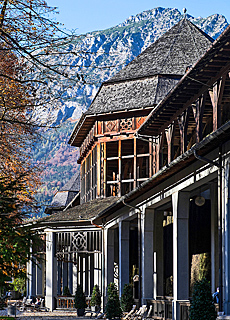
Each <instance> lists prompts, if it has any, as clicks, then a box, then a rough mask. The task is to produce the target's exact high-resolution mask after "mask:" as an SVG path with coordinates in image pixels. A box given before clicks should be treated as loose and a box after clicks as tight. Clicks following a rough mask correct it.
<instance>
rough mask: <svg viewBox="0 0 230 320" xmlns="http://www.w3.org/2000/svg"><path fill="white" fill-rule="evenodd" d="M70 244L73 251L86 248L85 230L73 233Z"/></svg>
mask: <svg viewBox="0 0 230 320" xmlns="http://www.w3.org/2000/svg"><path fill="white" fill-rule="evenodd" d="M72 245H73V249H75V250H74V251H85V250H86V249H87V237H86V232H77V233H75V234H74V235H73V238H72Z"/></svg>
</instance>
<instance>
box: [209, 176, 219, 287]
mask: <svg viewBox="0 0 230 320" xmlns="http://www.w3.org/2000/svg"><path fill="white" fill-rule="evenodd" d="M210 200H211V286H212V292H216V288H217V287H218V282H219V279H218V265H219V258H218V251H219V250H218V193H217V183H215V182H213V183H212V184H211V187H210Z"/></svg>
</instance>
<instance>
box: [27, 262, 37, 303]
mask: <svg viewBox="0 0 230 320" xmlns="http://www.w3.org/2000/svg"><path fill="white" fill-rule="evenodd" d="M35 296H36V265H35V263H34V262H33V260H32V259H31V260H30V261H29V262H27V297H29V298H32V297H35Z"/></svg>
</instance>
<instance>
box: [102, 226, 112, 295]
mask: <svg viewBox="0 0 230 320" xmlns="http://www.w3.org/2000/svg"><path fill="white" fill-rule="evenodd" d="M104 234H105V282H104V283H105V292H106V293H107V290H106V289H107V287H108V285H109V284H110V282H114V230H113V229H105V233H104Z"/></svg>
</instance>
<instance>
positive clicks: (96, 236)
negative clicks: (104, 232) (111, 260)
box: [56, 231, 101, 261]
mask: <svg viewBox="0 0 230 320" xmlns="http://www.w3.org/2000/svg"><path fill="white" fill-rule="evenodd" d="M93 252H101V231H84V232H58V233H57V235H56V256H57V259H58V260H66V261H67V260H68V261H75V254H76V253H93Z"/></svg>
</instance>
